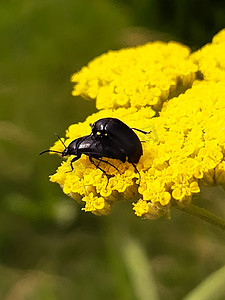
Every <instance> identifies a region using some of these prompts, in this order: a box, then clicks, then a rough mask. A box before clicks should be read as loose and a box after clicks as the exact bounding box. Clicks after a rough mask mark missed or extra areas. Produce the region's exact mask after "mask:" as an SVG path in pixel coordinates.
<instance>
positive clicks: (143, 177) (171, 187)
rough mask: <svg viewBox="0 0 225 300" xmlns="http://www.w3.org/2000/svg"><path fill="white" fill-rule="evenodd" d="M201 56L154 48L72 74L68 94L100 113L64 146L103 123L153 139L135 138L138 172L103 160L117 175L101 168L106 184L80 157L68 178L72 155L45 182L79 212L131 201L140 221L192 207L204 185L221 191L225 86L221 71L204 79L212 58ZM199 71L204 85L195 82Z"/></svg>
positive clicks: (119, 54) (112, 56)
mask: <svg viewBox="0 0 225 300" xmlns="http://www.w3.org/2000/svg"><path fill="white" fill-rule="evenodd" d="M224 38H225V34H224V31H222V32H221V33H220V34H218V35H217V36H216V37H214V39H213V43H212V44H211V46H210V45H208V46H206V47H209V48H210V47H211V48H210V49H211V50H209V51H211V53H213V49H215V48H213V47H214V46H215V45H221V44H223V43H224V42H223V40H224ZM204 51H206V50H204V47H203V49H201V50H199V51H197V52H196V53H193V54H190V50H189V49H188V48H187V47H186V46H183V45H180V44H178V43H174V42H171V43H168V44H166V43H162V42H153V43H149V44H147V45H144V46H139V47H136V48H129V49H123V50H120V51H111V52H109V53H107V54H104V55H102V56H100V57H99V58H96V59H95V60H94V61H92V62H90V63H89V64H88V66H87V67H84V68H83V69H82V70H81V71H80V72H78V73H76V74H74V75H73V77H72V81H73V82H75V83H76V85H75V87H74V91H73V94H74V95H81V96H83V97H85V98H89V99H94V100H96V105H97V108H98V109H101V110H100V111H98V112H97V113H95V114H93V115H91V116H89V117H88V118H87V119H86V120H85V122H83V123H78V124H73V125H71V126H70V127H69V128H68V130H67V131H66V138H65V145H66V146H68V144H69V143H70V142H71V141H73V140H74V139H76V138H78V137H81V136H85V135H88V134H90V130H91V129H90V123H91V124H92V123H94V122H95V121H96V120H98V119H100V118H104V117H113V118H118V119H120V120H121V121H123V122H124V123H126V124H127V125H128V126H129V127H130V128H138V129H141V130H144V131H151V133H150V134H148V135H144V134H142V133H141V132H137V135H138V136H139V139H140V140H141V141H142V147H143V155H142V156H141V158H140V160H139V162H138V164H137V165H136V167H137V169H138V171H139V173H140V174H138V173H137V172H135V169H134V167H133V166H132V164H130V163H129V162H128V161H126V162H125V163H123V162H121V161H120V160H117V159H107V161H108V162H110V164H112V165H113V166H115V167H116V168H117V169H118V170H119V172H118V171H117V170H116V169H115V168H114V167H113V166H112V165H110V164H107V163H105V162H101V163H100V166H101V168H102V169H103V170H104V171H105V172H106V173H107V174H110V178H109V179H107V177H106V176H105V174H104V173H103V172H102V171H101V170H99V169H98V168H96V166H94V165H93V164H92V163H91V162H90V161H89V159H88V156H85V155H82V156H81V158H80V159H79V160H77V161H76V162H74V163H73V167H74V169H73V171H72V172H68V171H71V166H70V162H71V159H72V157H71V156H69V157H68V158H67V160H66V161H64V162H63V163H62V164H61V166H60V167H59V168H58V170H57V171H56V173H55V174H54V175H52V176H51V177H50V180H51V181H52V182H57V183H58V184H59V185H60V186H61V187H62V189H63V191H64V193H65V194H67V195H69V196H71V197H72V198H74V199H76V200H77V201H79V202H81V203H82V204H83V210H84V211H89V212H92V213H94V214H97V215H105V214H107V213H109V212H110V210H111V207H112V204H113V203H114V202H115V201H118V200H121V199H124V200H127V201H131V202H133V209H134V212H135V214H136V215H137V216H139V217H145V218H150V219H151V218H157V217H159V216H161V215H163V214H166V213H169V210H170V206H171V204H173V203H177V204H180V205H184V204H185V203H190V201H191V199H192V195H193V194H197V193H199V192H200V184H201V183H202V184H205V185H212V184H220V185H222V186H225V160H224V154H225V125H224V120H225V86H224V81H223V82H222V78H223V76H221V75H220V73H221V72H222V71H221V69H222V68H219V67H218V69H216V68H215V69H214V72H215V73H216V72H217V73H218V74H217V75H218V76H217V75H216V74H215V76H214V77H210V76H208V75H207V74H206V73H205V71H204V68H203V67H202V66H203V65H204V63H203V61H206V60H207V56H208V53H209V52H208V50H207V51H206V52H204ZM215 51H216V50H215ZM200 53H201V55H200ZM212 55H213V54H212ZM217 55H219V54H218V53H217ZM222 55H223V54H222V53H221V56H222ZM218 59H219V58H218ZM207 63H209V61H207ZM224 69H225V68H224ZM199 72H201V73H202V74H203V79H202V80H198V79H196V76H197V74H198V73H199ZM205 76H206V78H205ZM215 78H216V80H215ZM173 95H176V96H175V97H172V96H173ZM155 111H158V115H157V116H155ZM51 150H54V151H59V152H62V151H63V150H64V146H63V144H62V143H61V142H60V141H57V142H56V143H55V145H54V146H53V147H52V148H51ZM139 175H140V180H139ZM107 180H108V182H107ZM106 185H107V188H106Z"/></svg>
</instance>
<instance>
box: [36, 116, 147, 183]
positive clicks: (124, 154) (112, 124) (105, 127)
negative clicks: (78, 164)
mask: <svg viewBox="0 0 225 300" xmlns="http://www.w3.org/2000/svg"><path fill="white" fill-rule="evenodd" d="M91 130H92V132H91V134H90V135H85V136H83V137H80V138H77V139H75V140H73V141H72V142H71V143H70V144H69V145H68V147H66V146H65V144H64V143H63V142H62V143H63V145H64V146H65V149H64V150H63V151H62V152H59V151H55V150H45V151H43V152H41V153H40V154H43V153H46V152H56V153H60V154H61V155H62V157H63V156H68V155H75V156H74V158H73V159H72V160H71V162H70V165H71V171H72V170H73V162H75V161H76V160H78V159H79V158H80V157H81V155H82V154H85V155H87V156H88V157H89V160H90V162H91V163H92V164H94V165H95V166H96V167H97V168H98V169H100V170H101V171H102V172H103V173H104V174H105V175H106V176H107V179H109V175H108V174H107V173H106V172H105V171H104V170H103V169H102V168H100V167H99V164H100V162H104V163H107V164H109V165H110V166H112V167H114V168H115V169H116V170H117V171H118V172H119V170H118V169H117V167H115V166H114V165H113V164H111V163H110V162H108V161H107V160H103V159H102V158H103V157H105V158H112V159H119V160H120V161H122V162H123V163H124V162H125V161H126V160H128V162H129V163H131V164H132V165H133V167H134V169H135V171H136V172H137V173H138V174H139V172H138V170H137V168H136V165H135V164H137V163H138V162H139V159H140V157H141V155H142V154H143V150H142V145H141V141H140V140H139V138H138V136H137V135H136V133H135V132H134V131H133V130H137V131H140V132H142V133H143V134H147V133H149V132H146V131H143V130H140V129H136V128H132V129H131V128H130V127H128V126H127V125H126V124H125V123H123V122H122V121H120V120H119V119H116V118H103V119H99V120H98V121H96V122H95V123H94V124H93V125H92V127H91ZM93 159H96V160H97V161H99V163H98V164H96V163H95V161H94V160H93ZM139 176H140V174H139ZM107 184H108V183H107Z"/></svg>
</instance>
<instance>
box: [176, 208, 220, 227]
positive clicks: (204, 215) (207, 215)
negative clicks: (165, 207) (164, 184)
mask: <svg viewBox="0 0 225 300" xmlns="http://www.w3.org/2000/svg"><path fill="white" fill-rule="evenodd" d="M174 207H175V208H177V209H180V210H182V211H184V212H186V213H188V214H190V215H192V216H195V217H198V218H200V219H202V220H204V221H205V222H208V223H210V224H212V225H214V226H217V227H219V228H220V229H222V230H225V220H224V219H223V218H221V217H218V216H215V215H214V214H212V213H211V212H209V211H208V210H206V209H204V208H201V207H199V206H196V205H193V204H190V205H188V206H179V205H176V206H174Z"/></svg>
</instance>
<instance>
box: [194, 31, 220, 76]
mask: <svg viewBox="0 0 225 300" xmlns="http://www.w3.org/2000/svg"><path fill="white" fill-rule="evenodd" d="M224 49H225V29H223V30H222V31H220V32H219V33H218V34H217V35H216V36H214V38H213V41H212V43H211V44H207V45H205V46H204V47H203V48H202V49H200V50H199V51H197V52H195V53H193V54H192V60H193V62H194V63H196V64H197V65H198V67H199V71H200V72H201V74H202V75H203V78H204V80H209V81H215V82H218V81H224V80H225V51H224Z"/></svg>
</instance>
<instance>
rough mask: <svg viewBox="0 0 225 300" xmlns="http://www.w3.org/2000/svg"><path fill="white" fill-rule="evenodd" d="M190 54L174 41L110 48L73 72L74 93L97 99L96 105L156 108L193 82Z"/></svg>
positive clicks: (195, 67)
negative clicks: (110, 49)
mask: <svg viewBox="0 0 225 300" xmlns="http://www.w3.org/2000/svg"><path fill="white" fill-rule="evenodd" d="M189 54H190V49H189V48H188V47H186V46H184V45H181V44H179V43H176V42H170V43H163V42H154V43H148V44H146V45H143V46H138V47H134V48H128V49H122V50H120V51H109V52H108V53H106V54H103V55H101V56H100V57H97V58H96V59H94V60H93V61H91V62H90V63H89V64H88V66H87V67H84V68H82V69H81V71H79V72H78V73H76V74H74V75H73V76H72V79H71V80H72V81H73V82H75V87H74V90H73V95H74V96H77V95H81V96H83V97H84V98H85V99H96V106H97V108H98V109H107V108H118V107H126V108H128V107H130V106H134V107H137V108H140V107H144V106H151V107H152V108H153V109H154V110H159V109H160V108H161V106H162V103H163V102H164V101H165V100H167V99H168V98H169V97H171V96H172V95H175V94H177V93H179V92H181V91H184V90H185V89H187V88H189V87H190V86H191V84H192V83H193V81H194V79H195V72H196V71H197V66H196V65H195V64H194V63H193V62H192V61H191V60H190V59H189Z"/></svg>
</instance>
